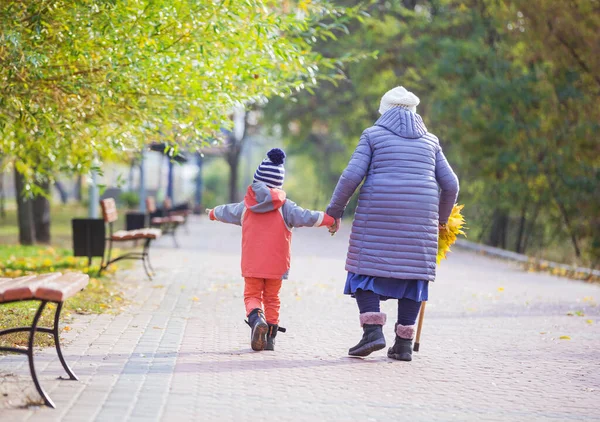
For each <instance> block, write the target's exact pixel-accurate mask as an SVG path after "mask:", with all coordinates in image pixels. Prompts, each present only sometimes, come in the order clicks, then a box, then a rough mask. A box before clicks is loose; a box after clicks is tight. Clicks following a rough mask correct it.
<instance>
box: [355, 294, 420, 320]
mask: <svg viewBox="0 0 600 422" xmlns="http://www.w3.org/2000/svg"><path fill="white" fill-rule="evenodd" d="M354 297H355V298H356V303H357V304H358V310H359V311H360V313H361V314H364V313H365V312H380V310H379V309H380V308H379V295H378V294H377V293H375V292H372V291H370V290H362V289H358V290H357V291H356V293H354ZM419 309H421V302H415V301H414V300H410V299H398V321H397V322H398V324H401V325H415V322H416V321H417V315H419Z"/></svg>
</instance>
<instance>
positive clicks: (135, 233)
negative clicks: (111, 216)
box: [112, 229, 162, 241]
mask: <svg viewBox="0 0 600 422" xmlns="http://www.w3.org/2000/svg"><path fill="white" fill-rule="evenodd" d="M161 235H162V231H161V230H160V229H139V230H119V231H117V232H115V233H113V235H112V240H116V241H119V240H135V239H158V238H159V237H160V236H161Z"/></svg>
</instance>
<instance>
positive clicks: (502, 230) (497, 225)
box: [488, 210, 508, 249]
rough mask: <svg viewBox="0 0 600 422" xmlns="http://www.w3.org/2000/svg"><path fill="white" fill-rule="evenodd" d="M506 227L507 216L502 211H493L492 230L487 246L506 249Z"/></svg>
mask: <svg viewBox="0 0 600 422" xmlns="http://www.w3.org/2000/svg"><path fill="white" fill-rule="evenodd" d="M507 226H508V214H507V213H506V211H504V210H496V211H494V218H493V221H492V229H491V232H490V238H489V241H488V244H489V245H490V246H495V247H499V248H502V249H506V228H507Z"/></svg>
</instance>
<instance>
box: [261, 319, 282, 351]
mask: <svg viewBox="0 0 600 422" xmlns="http://www.w3.org/2000/svg"><path fill="white" fill-rule="evenodd" d="M277 331H281V332H282V333H285V328H283V327H280V326H279V325H277V324H269V331H268V332H267V345H266V346H265V350H275V337H277Z"/></svg>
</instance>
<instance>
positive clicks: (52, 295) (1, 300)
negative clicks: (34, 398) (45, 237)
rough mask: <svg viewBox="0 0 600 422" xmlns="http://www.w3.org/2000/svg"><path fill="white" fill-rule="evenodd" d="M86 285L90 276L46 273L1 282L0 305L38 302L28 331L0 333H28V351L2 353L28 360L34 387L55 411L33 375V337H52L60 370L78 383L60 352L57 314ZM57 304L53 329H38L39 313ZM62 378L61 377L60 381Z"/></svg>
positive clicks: (0, 334) (18, 330)
mask: <svg viewBox="0 0 600 422" xmlns="http://www.w3.org/2000/svg"><path fill="white" fill-rule="evenodd" d="M88 282H89V276H88V275H87V274H81V273H69V274H61V273H49V274H41V275H28V276H24V277H19V278H0V304H6V303H12V302H19V301H22V300H37V301H39V302H40V306H39V307H38V309H37V311H36V313H35V316H34V317H33V321H32V323H31V326H28V327H16V328H8V329H4V330H1V331H0V336H3V335H6V334H12V333H19V332H29V342H28V343H27V348H17V347H0V351H2V352H11V353H19V354H24V355H27V358H28V359H29V371H30V372H31V377H32V378H33V383H34V384H35V388H36V389H37V391H38V393H40V396H42V398H43V399H44V404H46V406H50V407H52V408H54V407H55V406H54V403H53V402H52V400H51V399H50V397H48V395H47V394H46V392H45V391H44V389H43V388H42V386H41V385H40V382H39V380H38V377H37V374H36V372H35V366H34V364H33V347H34V344H33V343H34V338H35V333H36V332H38V333H47V334H52V336H53V337H54V346H55V348H56V353H57V354H58V359H59V360H60V363H61V364H62V366H63V368H64V369H65V371H66V372H67V374H68V375H69V379H71V380H77V376H76V375H75V374H74V373H73V371H72V370H71V368H69V365H67V362H66V361H65V358H64V356H63V354H62V351H61V348H60V336H59V334H60V332H59V329H58V322H59V318H60V312H61V310H62V307H63V303H64V302H65V301H66V300H67V299H68V298H70V297H71V296H74V295H75V294H76V293H77V292H79V291H80V290H83V289H84V288H85V287H86V286H87V284H88ZM49 302H51V303H56V311H55V313H54V326H53V327H52V328H47V327H38V323H39V320H40V317H41V316H42V312H43V311H44V308H45V307H46V304H47V303H49ZM61 378H62V377H61Z"/></svg>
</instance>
